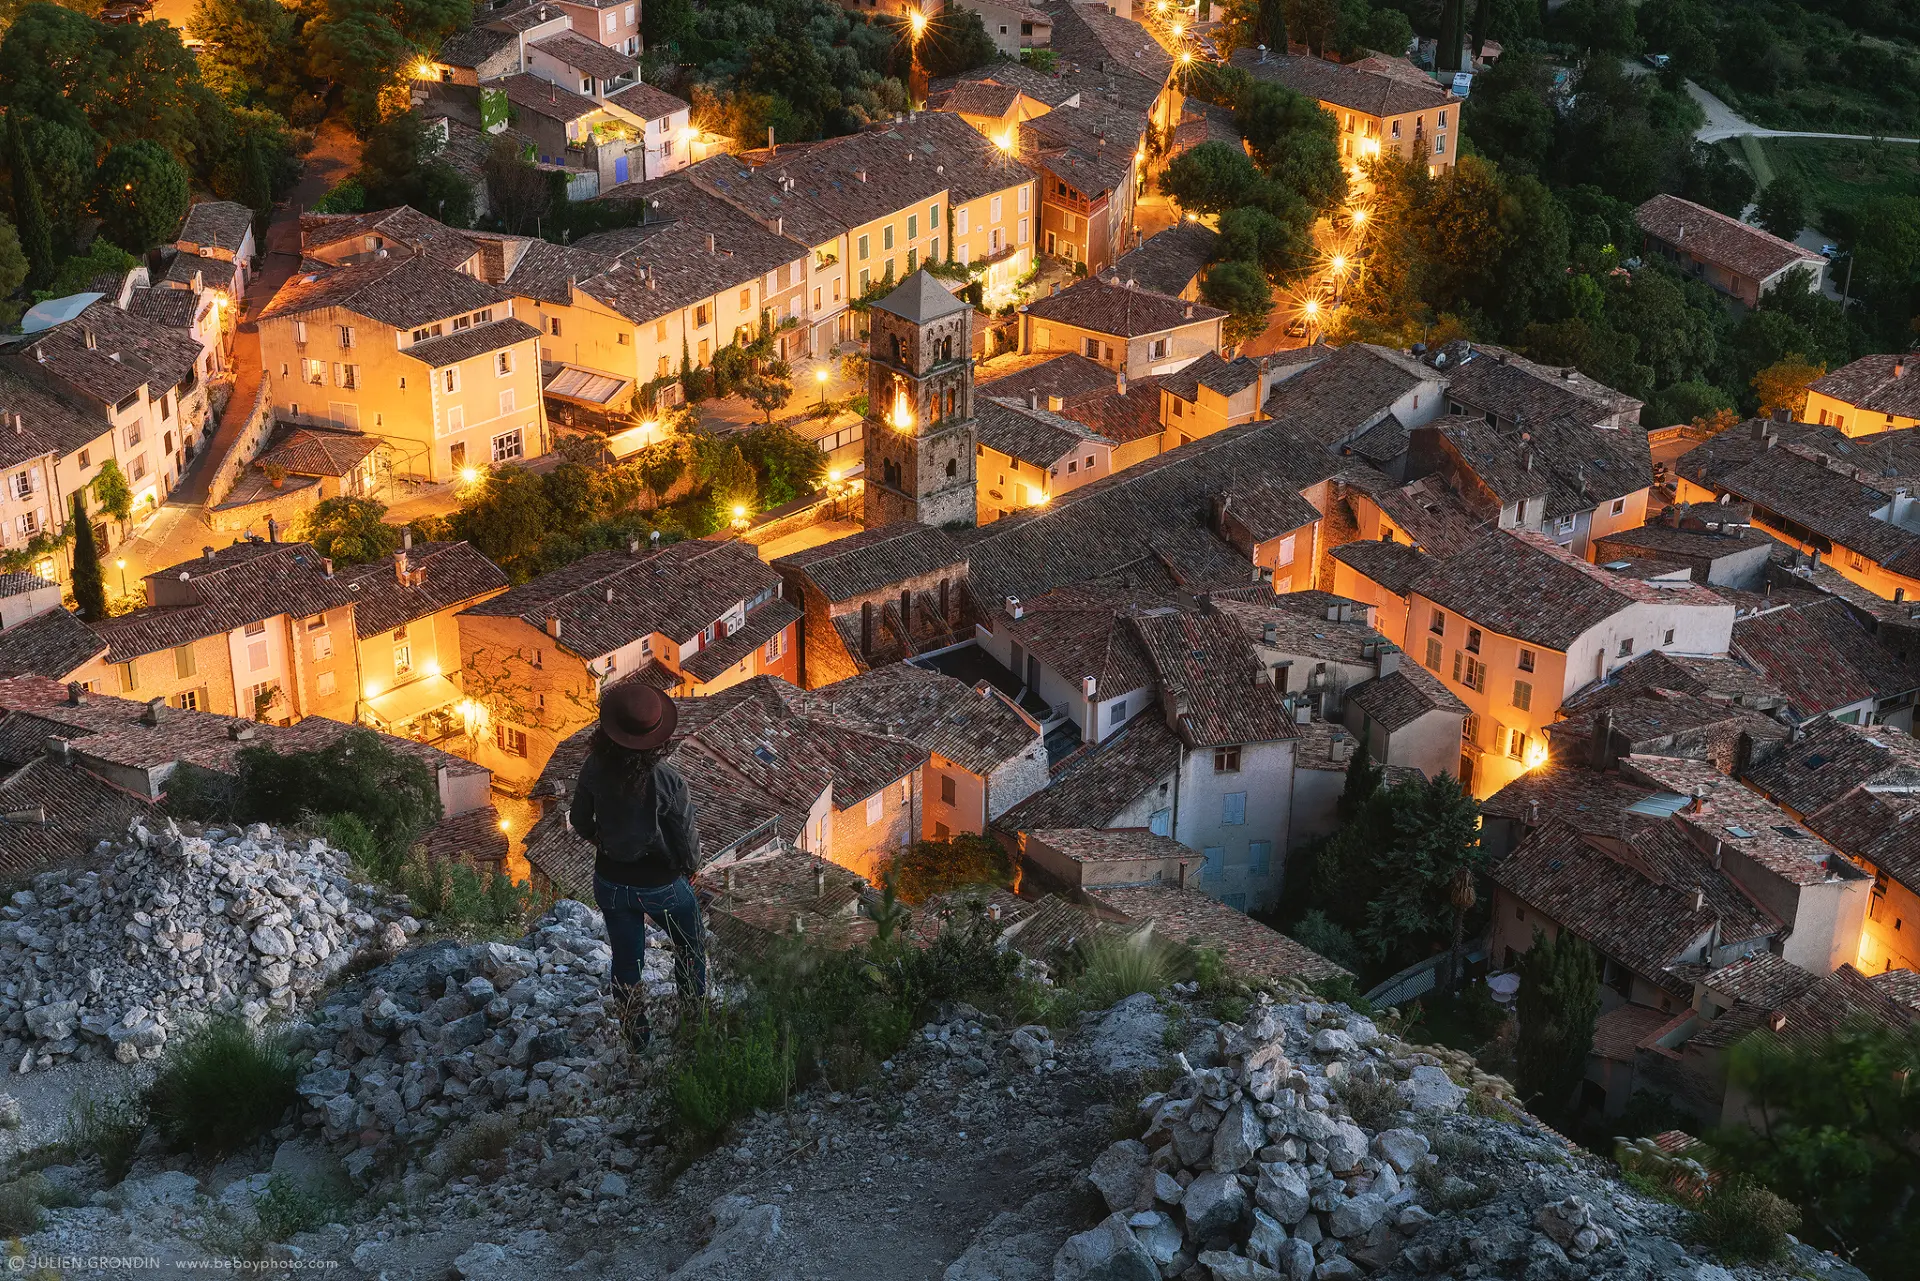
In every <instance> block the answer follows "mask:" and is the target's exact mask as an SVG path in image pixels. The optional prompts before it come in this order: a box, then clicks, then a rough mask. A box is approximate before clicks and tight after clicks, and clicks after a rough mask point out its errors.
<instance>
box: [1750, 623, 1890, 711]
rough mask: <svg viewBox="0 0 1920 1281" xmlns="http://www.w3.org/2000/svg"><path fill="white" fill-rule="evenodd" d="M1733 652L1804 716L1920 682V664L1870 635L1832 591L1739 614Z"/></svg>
mask: <svg viewBox="0 0 1920 1281" xmlns="http://www.w3.org/2000/svg"><path fill="white" fill-rule="evenodd" d="M1733 654H1734V655H1735V657H1737V658H1739V659H1740V661H1741V662H1743V663H1745V664H1746V665H1747V666H1748V667H1750V668H1752V669H1753V670H1754V671H1755V672H1758V673H1759V674H1760V675H1761V676H1762V677H1764V678H1766V679H1767V680H1768V681H1769V682H1771V683H1772V684H1775V685H1777V686H1779V687H1780V689H1781V690H1782V691H1783V692H1784V693H1785V694H1786V696H1787V705H1788V707H1789V708H1790V709H1791V711H1792V713H1793V715H1794V716H1795V717H1796V718H1798V719H1802V720H1804V719H1806V718H1808V717H1812V716H1819V715H1821V714H1823V713H1825V712H1833V711H1838V710H1839V709H1841V708H1843V707H1846V706H1849V705H1850V704H1853V703H1858V702H1862V701H1864V700H1866V699H1886V698H1894V697H1897V696H1899V695H1901V694H1905V693H1909V692H1911V691H1912V690H1914V689H1920V667H1916V666H1914V665H1912V664H1910V663H1908V662H1907V661H1905V660H1903V659H1901V658H1900V657H1898V656H1897V655H1895V654H1894V652H1893V651H1892V650H1890V649H1888V648H1886V647H1885V646H1884V645H1882V644H1880V642H1879V641H1877V640H1875V639H1874V637H1873V636H1872V635H1871V634H1870V633H1869V632H1868V631H1867V630H1866V629H1865V628H1864V627H1862V626H1861V625H1860V623H1859V622H1858V620H1856V619H1855V618H1854V616H1853V614H1852V613H1851V612H1850V611H1849V610H1848V608H1847V605H1846V602H1844V601H1841V600H1837V599H1835V598H1833V597H1827V598H1825V599H1820V600H1815V601H1812V602H1810V603H1808V604H1805V605H1794V606H1789V607H1787V608H1783V609H1772V610H1768V611H1767V612H1765V613H1762V614H1758V615H1755V616H1753V617H1749V618H1743V619H1741V620H1740V621H1739V622H1736V623H1735V624H1734V625H1733Z"/></svg>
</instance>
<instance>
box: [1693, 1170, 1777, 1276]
mask: <svg viewBox="0 0 1920 1281" xmlns="http://www.w3.org/2000/svg"><path fill="white" fill-rule="evenodd" d="M1697 1209H1698V1212H1699V1217H1698V1218H1697V1219H1696V1220H1695V1222H1694V1235H1695V1237H1696V1238H1697V1239H1698V1240H1699V1242H1700V1243H1701V1244H1702V1245H1704V1246H1706V1247H1707V1248H1708V1249H1710V1250H1713V1251H1715V1252H1716V1253H1718V1254H1720V1255H1722V1256H1724V1257H1725V1258H1728V1259H1732V1260H1735V1261H1751V1262H1755V1263H1765V1262H1767V1261H1769V1260H1772V1259H1777V1258H1779V1257H1780V1256H1781V1255H1783V1254H1785V1253H1786V1249H1787V1234H1788V1233H1789V1232H1792V1231H1794V1230H1795V1229H1797V1228H1798V1227H1799V1226H1800V1211H1799V1210H1797V1209H1795V1208H1794V1206H1793V1203H1792V1202H1790V1201H1787V1200H1785V1199H1784V1198H1782V1197H1779V1196H1776V1195H1775V1194H1774V1193H1772V1192H1770V1191H1768V1190H1767V1189H1766V1188H1763V1187H1761V1186H1760V1185H1759V1184H1757V1183H1754V1182H1751V1181H1749V1180H1745V1179H1731V1180H1728V1181H1727V1182H1724V1183H1722V1184H1720V1185H1719V1186H1717V1187H1715V1188H1714V1189H1713V1190H1712V1191H1710V1192H1708V1193H1707V1195H1706V1196H1704V1197H1702V1198H1701V1199H1700V1204H1699V1206H1698V1207H1697Z"/></svg>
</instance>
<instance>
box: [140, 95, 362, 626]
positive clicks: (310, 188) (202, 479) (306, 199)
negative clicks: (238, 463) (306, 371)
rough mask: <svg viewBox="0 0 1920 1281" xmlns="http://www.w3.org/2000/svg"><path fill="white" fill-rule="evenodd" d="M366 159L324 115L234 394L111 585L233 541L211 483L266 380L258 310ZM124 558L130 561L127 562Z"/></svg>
mask: <svg viewBox="0 0 1920 1281" xmlns="http://www.w3.org/2000/svg"><path fill="white" fill-rule="evenodd" d="M359 163H360V140H359V139H358V138H356V137H354V135H353V131H352V130H350V129H348V128H347V127H346V125H345V124H343V123H341V122H340V121H338V120H328V121H326V122H325V123H323V124H322V125H321V126H320V128H319V131H318V132H317V134H316V135H315V138H314V146H313V150H312V151H311V152H309V153H308V154H307V157H306V160H305V168H304V169H303V171H302V173H301V175H300V181H299V182H298V183H296V184H294V187H293V189H292V190H291V191H289V192H288V193H287V195H286V198H285V200H284V201H283V202H282V203H280V204H279V205H277V206H275V208H274V211H273V218H272V220H271V221H270V222H269V224H268V226H267V235H266V242H265V250H266V252H265V257H264V261H263V263H262V266H261V270H260V271H259V272H258V273H257V274H256V275H255V276H254V277H253V279H252V281H251V282H250V283H249V284H248V286H247V297H246V312H245V315H244V316H243V318H242V320H241V322H240V325H239V327H238V328H237V329H236V330H235V331H234V335H233V351H232V353H231V355H230V356H229V357H228V362H227V363H228V367H229V368H231V369H233V370H234V371H235V379H236V381H235V385H234V389H233V396H232V398H231V399H230V400H229V401H228V403H227V408H226V412H225V413H223V414H222V415H221V417H220V423H219V425H218V427H217V428H216V429H215V431H214V435H213V439H212V440H211V441H210V442H209V443H208V444H207V446H206V447H205V448H203V449H201V451H200V453H199V454H198V455H197V456H196V457H195V458H194V460H193V463H192V465H191V466H190V467H189V468H188V470H187V473H186V475H184V476H183V477H182V478H181V480H180V483H179V484H178V485H176V486H174V490H173V493H172V495H171V496H169V497H168V499H167V501H166V502H165V503H164V504H162V505H161V507H160V509H159V510H158V511H157V512H155V513H154V514H153V515H152V517H150V518H149V519H148V520H147V521H146V522H145V524H144V525H143V526H142V527H141V528H140V529H139V530H138V532H137V533H136V534H135V536H134V537H133V538H131V539H129V540H128V541H127V542H125V543H122V544H121V545H120V546H119V547H117V548H115V549H114V552H113V560H112V562H111V563H110V564H109V566H108V568H109V570H110V572H109V573H108V574H107V585H108V588H109V590H112V591H118V590H119V576H120V575H121V574H122V573H124V575H125V577H126V579H127V581H128V582H129V583H130V584H137V583H138V582H139V580H140V579H141V578H142V577H143V576H144V575H146V574H149V573H151V572H153V571H154V570H156V569H165V568H166V567H167V566H168V565H174V564H178V563H179V562H181V561H183V560H186V559H189V558H190V557H193V556H197V555H199V554H200V550H201V548H203V547H205V546H207V545H208V544H209V543H211V544H214V545H216V546H218V545H222V544H225V543H228V542H231V541H233V537H234V536H233V534H231V533H229V532H221V533H217V534H216V533H215V532H214V530H213V529H212V527H211V526H210V525H209V524H208V522H207V517H206V501H207V489H208V486H209V485H210V484H211V483H212V479H213V474H214V472H215V471H216V470H217V468H218V466H219V460H220V459H221V458H224V457H225V456H226V454H227V452H228V451H229V450H230V449H232V448H233V444H234V441H235V439H236V438H237V437H238V436H239V434H240V431H241V429H242V428H243V427H244V426H245V425H246V420H247V412H248V410H249V409H250V408H251V407H252V404H253V398H254V393H255V392H256V391H257V389H258V388H259V386H260V379H261V368H260V331H259V326H258V325H257V324H255V323H254V319H253V318H254V317H256V316H258V315H259V314H260V311H261V309H262V308H264V307H265V306H266V305H267V303H268V302H269V301H271V300H272V298H273V295H274V294H275V293H276V292H277V291H278V290H279V288H280V286H281V285H283V284H285V283H286V282H287V279H288V278H289V277H290V276H292V275H293V273H294V270H295V269H296V268H298V267H299V265H300V214H301V211H302V210H305V209H307V208H308V207H310V206H311V205H312V204H313V202H314V201H316V200H318V199H319V198H320V197H321V196H323V195H325V194H326V193H327V191H328V189H329V188H331V187H332V186H334V184H336V183H338V182H339V181H340V180H341V179H343V178H345V177H346V176H347V175H348V174H350V173H352V172H353V170H354V167H355V166H356V165H358V164H359ZM121 562H124V568H123V567H122V564H121Z"/></svg>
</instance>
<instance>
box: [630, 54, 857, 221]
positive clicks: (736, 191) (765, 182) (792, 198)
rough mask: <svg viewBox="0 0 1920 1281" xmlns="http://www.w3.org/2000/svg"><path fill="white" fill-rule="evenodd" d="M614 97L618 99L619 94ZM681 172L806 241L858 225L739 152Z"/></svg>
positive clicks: (742, 208)
mask: <svg viewBox="0 0 1920 1281" xmlns="http://www.w3.org/2000/svg"><path fill="white" fill-rule="evenodd" d="M625 92H631V90H628V91H625ZM614 101H616V102H618V101H619V98H618V97H616V98H615V99H614ZM675 101H678V99H675ZM684 105H685V104H682V106H684ZM679 176H680V177H683V178H685V179H686V180H687V181H689V182H691V183H693V184H694V185H696V186H698V187H699V188H701V189H702V190H703V191H708V192H711V193H712V194H713V195H715V196H716V197H718V198H719V199H721V200H724V201H726V202H727V203H728V204H730V205H732V206H733V207H734V208H736V209H738V210H740V211H741V212H743V213H746V214H749V215H751V216H752V217H755V218H758V219H760V220H761V222H762V223H763V224H764V223H770V222H772V221H773V220H774V219H776V218H777V219H779V220H780V230H781V232H782V234H784V235H788V236H792V237H793V238H794V239H796V240H799V241H801V242H802V243H803V244H808V245H825V244H829V243H831V242H832V240H833V238H834V237H835V236H842V235H845V234H846V233H847V232H849V231H851V230H853V228H854V227H855V226H856V225H857V224H855V223H854V222H852V221H850V220H849V219H848V218H847V216H846V215H845V213H844V211H836V210H834V209H829V208H828V207H827V206H825V205H823V204H821V203H819V202H818V201H815V200H813V199H811V198H809V197H808V196H806V195H805V194H803V193H802V192H801V191H800V190H799V189H798V188H797V187H796V188H795V189H794V190H792V191H788V190H787V189H786V187H785V186H784V185H783V184H782V182H781V181H780V179H779V178H778V177H777V176H776V170H775V168H773V167H768V168H761V169H753V168H749V167H748V166H747V164H746V162H745V161H743V160H742V159H741V158H740V157H738V156H735V155H726V154H722V155H718V156H712V157H709V158H708V159H706V160H702V161H701V162H700V163H699V164H697V165H693V166H691V167H689V168H687V169H684V170H682V171H681V172H680V175H679Z"/></svg>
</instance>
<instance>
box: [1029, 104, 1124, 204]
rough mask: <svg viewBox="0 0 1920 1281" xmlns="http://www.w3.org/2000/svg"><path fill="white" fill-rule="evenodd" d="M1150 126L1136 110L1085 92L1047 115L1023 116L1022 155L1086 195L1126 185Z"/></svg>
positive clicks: (1118, 188)
mask: <svg viewBox="0 0 1920 1281" xmlns="http://www.w3.org/2000/svg"><path fill="white" fill-rule="evenodd" d="M1148 127H1149V123H1148V118H1147V116H1146V115H1144V114H1143V113H1142V112H1140V111H1139V110H1137V109H1132V108H1129V107H1127V106H1124V105H1122V103H1121V101H1120V100H1119V99H1117V98H1115V97H1110V96H1108V95H1105V94H1101V93H1097V92H1096V93H1090V94H1083V95H1082V96H1081V98H1080V99H1079V101H1078V102H1077V103H1075V102H1068V103H1063V104H1061V105H1060V106H1057V107H1055V108H1054V109H1053V110H1052V111H1049V112H1047V113H1046V114H1045V115H1042V116H1037V117H1034V118H1031V119H1028V120H1022V121H1021V122H1020V125H1019V130H1020V144H1019V146H1020V155H1021V157H1022V158H1023V159H1024V160H1026V162H1027V163H1028V164H1029V165H1032V166H1034V167H1035V168H1039V169H1043V170H1045V171H1046V172H1047V173H1050V174H1052V175H1053V176H1054V177H1056V178H1059V179H1062V180H1064V181H1065V182H1066V184H1067V185H1068V186H1069V187H1071V188H1073V189H1074V190H1075V191H1077V192H1079V193H1081V194H1082V195H1085V196H1088V197H1097V196H1099V195H1101V194H1103V193H1105V192H1110V191H1117V190H1120V189H1122V188H1123V187H1124V186H1125V185H1126V184H1127V182H1129V181H1130V180H1131V175H1132V172H1133V163H1134V161H1133V157H1134V155H1135V154H1136V152H1137V150H1138V148H1139V147H1140V145H1141V142H1142V140H1143V138H1144V137H1145V135H1146V132H1147V129H1148Z"/></svg>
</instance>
